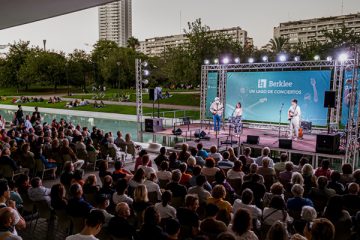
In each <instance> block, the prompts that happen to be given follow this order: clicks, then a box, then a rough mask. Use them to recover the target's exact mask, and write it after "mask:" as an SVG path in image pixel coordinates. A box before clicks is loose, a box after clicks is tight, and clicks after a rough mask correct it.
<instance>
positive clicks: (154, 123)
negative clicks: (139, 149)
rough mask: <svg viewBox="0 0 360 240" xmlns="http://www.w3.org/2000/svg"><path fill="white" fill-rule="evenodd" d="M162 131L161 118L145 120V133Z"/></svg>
mask: <svg viewBox="0 0 360 240" xmlns="http://www.w3.org/2000/svg"><path fill="white" fill-rule="evenodd" d="M162 130H163V120H162V118H146V119H145V132H159V131H162Z"/></svg>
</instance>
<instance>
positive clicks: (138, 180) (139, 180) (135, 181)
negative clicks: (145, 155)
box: [128, 168, 146, 196]
mask: <svg viewBox="0 0 360 240" xmlns="http://www.w3.org/2000/svg"><path fill="white" fill-rule="evenodd" d="M145 178H146V176H145V172H144V170H143V169H142V168H139V169H138V170H136V172H135V174H134V176H133V177H132V178H131V179H130V181H129V188H128V191H129V195H130V196H132V193H133V189H135V188H136V187H137V186H139V185H140V184H143V183H144V181H145Z"/></svg>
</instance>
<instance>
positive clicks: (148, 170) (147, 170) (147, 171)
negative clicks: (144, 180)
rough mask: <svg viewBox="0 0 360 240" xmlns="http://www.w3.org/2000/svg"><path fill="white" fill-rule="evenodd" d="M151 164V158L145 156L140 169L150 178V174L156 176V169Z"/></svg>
mask: <svg viewBox="0 0 360 240" xmlns="http://www.w3.org/2000/svg"><path fill="white" fill-rule="evenodd" d="M149 162H151V161H150V157H149V155H147V154H145V155H144V156H143V157H142V165H141V166H140V167H139V168H142V169H143V170H144V172H145V176H149V174H150V173H154V174H156V172H155V169H154V168H152V167H150V166H149Z"/></svg>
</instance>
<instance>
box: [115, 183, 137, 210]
mask: <svg viewBox="0 0 360 240" xmlns="http://www.w3.org/2000/svg"><path fill="white" fill-rule="evenodd" d="M127 188H128V183H127V181H126V180H125V179H119V180H118V182H117V184H116V192H115V193H114V194H113V195H112V201H113V203H114V204H119V203H122V202H125V203H126V204H128V205H129V206H131V205H132V203H133V199H132V198H130V197H129V196H128V195H126V190H127Z"/></svg>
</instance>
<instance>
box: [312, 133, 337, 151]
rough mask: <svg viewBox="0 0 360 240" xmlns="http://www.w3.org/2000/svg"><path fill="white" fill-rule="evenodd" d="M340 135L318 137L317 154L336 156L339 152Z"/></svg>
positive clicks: (321, 135) (320, 135)
mask: <svg viewBox="0 0 360 240" xmlns="http://www.w3.org/2000/svg"><path fill="white" fill-rule="evenodd" d="M339 146H340V134H338V133H334V134H319V135H317V136H316V152H318V153H328V154H335V153H337V152H338V151H339Z"/></svg>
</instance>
